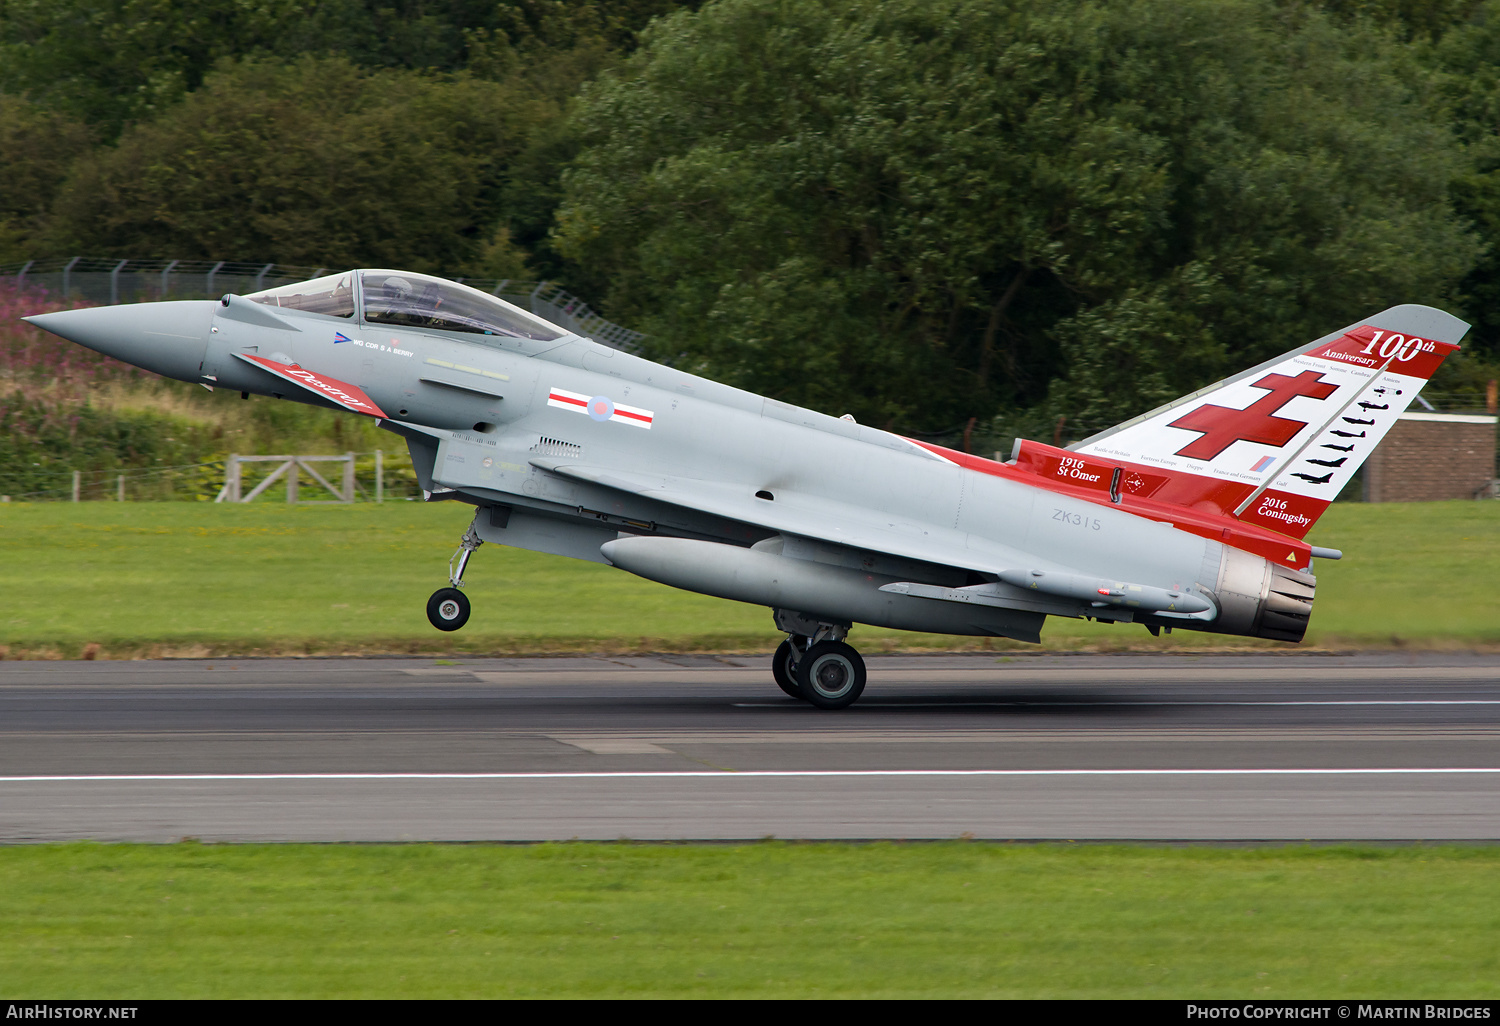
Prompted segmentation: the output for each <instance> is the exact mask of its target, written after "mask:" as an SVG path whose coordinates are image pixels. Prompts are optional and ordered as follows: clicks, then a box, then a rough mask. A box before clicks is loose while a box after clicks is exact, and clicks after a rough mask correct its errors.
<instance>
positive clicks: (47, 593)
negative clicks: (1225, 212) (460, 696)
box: [0, 502, 1500, 658]
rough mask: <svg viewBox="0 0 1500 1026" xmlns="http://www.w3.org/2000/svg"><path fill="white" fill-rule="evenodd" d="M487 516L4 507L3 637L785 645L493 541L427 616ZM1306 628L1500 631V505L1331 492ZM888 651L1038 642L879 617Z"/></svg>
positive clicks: (580, 647)
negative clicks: (455, 601)
mask: <svg viewBox="0 0 1500 1026" xmlns="http://www.w3.org/2000/svg"><path fill="white" fill-rule="evenodd" d="M468 517H469V508H468V507H465V506H462V505H459V504H457V503H434V504H424V503H415V502H392V503H386V504H384V505H374V504H365V503H361V504H357V505H353V506H302V507H287V506H285V505H284V504H280V503H274V502H272V503H265V504H255V505H251V506H220V505H213V504H209V503H198V504H193V503H122V504H117V503H111V502H93V503H81V504H77V505H74V504H71V503H10V504H3V505H0V596H3V598H0V646H3V649H4V651H0V655H5V654H7V653H8V655H9V657H10V658H20V657H24V656H33V657H47V656H52V657H57V656H65V657H77V656H78V655H80V654H89V653H92V654H93V655H96V656H100V657H111V656H135V655H204V656H224V655H253V654H266V655H269V654H277V653H309V654H314V653H316V654H339V653H378V652H412V653H434V654H439V653H453V654H457V653H470V654H472V653H486V652H488V653H523V652H569V651H573V652H576V651H612V652H624V651H710V650H717V651H769V650H770V648H772V647H774V645H775V644H776V642H777V640H778V637H777V634H776V632H775V630H774V629H773V627H772V625H771V617H770V614H769V613H768V612H767V611H766V610H764V609H760V608H758V607H752V606H745V605H741V604H738V603H732V602H725V601H721V600H718V599H711V598H705V597H703V596H699V595H691V594H688V593H685V592H679V591H675V590H673V589H670V588H666V587H663V586H660V585H656V584H652V583H650V582H647V581H643V580H641V579H639V578H636V577H633V576H631V575H629V574H626V573H623V572H621V571H618V570H615V569H612V568H610V567H606V566H602V565H599V564H593V563H583V562H579V561H576V560H570V559H563V558H560V557H554V556H544V555H539V554H536V553H531V552H524V551H520V550H516V549H509V548H504V547H501V546H496V545H487V546H485V547H484V548H483V549H481V550H480V551H479V552H478V553H477V554H476V555H475V557H474V560H473V562H472V564H471V567H470V571H469V574H468V580H469V588H468V591H469V593H470V596H471V598H472V601H473V603H474V609H475V612H474V618H473V619H472V620H471V621H470V623H469V625H468V626H467V627H465V628H464V629H463V630H462V631H459V632H458V633H456V634H452V635H447V634H440V633H439V632H437V631H435V630H433V629H432V628H431V627H430V626H429V625H428V623H427V621H426V617H425V615H424V613H423V608H424V604H425V602H426V599H427V596H428V595H429V594H431V592H432V591H433V590H434V589H435V588H437V587H439V586H441V585H442V584H443V583H444V582H445V580H446V576H447V560H448V556H449V555H450V554H451V553H452V551H453V548H454V546H455V545H456V543H457V539H458V536H459V535H460V534H461V533H462V531H463V529H464V527H465V526H466V524H467V521H468ZM1313 540H1314V541H1316V542H1319V543H1322V544H1327V545H1334V546H1338V547H1340V548H1343V549H1344V550H1345V552H1346V553H1348V555H1347V556H1346V558H1345V559H1344V560H1343V561H1342V562H1339V563H1331V562H1326V561H1324V562H1320V563H1319V565H1318V572H1319V587H1318V599H1317V607H1316V611H1315V612H1314V614H1313V627H1312V631H1311V632H1310V634H1309V638H1308V641H1309V643H1311V644H1313V645H1323V646H1327V647H1334V648H1350V647H1364V646H1386V647H1388V646H1391V645H1397V646H1412V647H1438V648H1484V647H1493V646H1495V645H1497V644H1500V588H1496V586H1495V582H1496V581H1500V503H1496V502H1450V503H1426V504H1409V505H1408V504H1392V505H1362V504H1343V505H1336V506H1334V507H1332V508H1331V509H1330V510H1329V511H1328V513H1327V514H1326V515H1325V516H1324V518H1323V520H1322V521H1321V522H1320V523H1319V525H1318V528H1317V530H1316V531H1315V532H1314V535H1313ZM854 637H855V640H856V642H857V643H859V644H860V645H861V646H862V647H864V648H866V649H867V650H868V651H882V650H891V649H895V648H900V647H905V648H954V647H966V648H991V649H994V650H997V651H1000V650H1006V651H1011V650H1020V649H1026V650H1034V649H1032V648H1031V646H1025V645H1021V644H1020V643H1013V642H1005V641H988V640H982V639H970V638H940V637H934V636H931V635H915V634H906V633H903V632H899V631H887V630H879V629H875V628H866V627H859V628H856V631H855V635H854ZM1043 639H1044V642H1045V647H1046V648H1048V649H1053V650H1069V649H1092V650H1104V651H1111V650H1121V649H1126V648H1131V649H1139V650H1153V651H1154V650H1162V649H1169V648H1195V649H1203V648H1207V647H1251V648H1279V647H1285V646H1280V645H1278V644H1277V643H1273V642H1260V641H1256V640H1252V639H1236V638H1224V637H1220V636H1218V635H1203V634H1194V633H1191V632H1178V633H1177V634H1175V635H1174V636H1173V637H1171V638H1165V637H1164V638H1161V639H1153V638H1151V637H1150V636H1149V635H1147V634H1146V632H1145V631H1143V630H1141V629H1140V628H1139V627H1134V626H1129V625H1121V626H1106V625H1098V624H1089V623H1085V622H1081V621H1076V620H1066V619H1057V618H1053V619H1052V620H1050V621H1049V622H1048V626H1047V628H1046V629H1045V630H1044V632H1043Z"/></svg>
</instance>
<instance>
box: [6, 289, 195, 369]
mask: <svg viewBox="0 0 1500 1026" xmlns="http://www.w3.org/2000/svg"><path fill="white" fill-rule="evenodd" d="M218 305H219V304H218V303H217V302H215V301H213V300H183V301H176V302H170V303H132V304H130V305H127V306H95V307H89V308H87V309H83V310H58V311H56V312H54V313H45V314H33V315H32V316H30V317H25V318H22V319H23V320H25V321H27V322H28V323H30V324H35V325H36V326H37V327H38V328H41V329H43V330H44V331H50V332H52V334H54V335H59V336H61V337H63V338H65V339H67V340H68V341H70V342H77V343H78V344H79V345H81V346H87V347H88V348H90V349H93V350H95V351H96V352H100V353H103V354H104V355H105V356H112V357H114V358H115V359H116V360H121V361H123V362H125V363H129V364H133V365H135V366H136V367H141V368H143V369H145V370H148V371H153V372H155V373H157V374H161V375H164V376H166V377H169V378H177V379H178V380H179V381H197V380H198V376H199V372H200V370H201V369H202V364H203V354H204V350H205V349H206V348H207V347H208V337H209V328H210V327H211V326H212V325H213V319H214V310H215V308H216V307H218Z"/></svg>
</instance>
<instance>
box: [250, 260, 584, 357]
mask: <svg viewBox="0 0 1500 1026" xmlns="http://www.w3.org/2000/svg"><path fill="white" fill-rule="evenodd" d="M355 275H358V277H359V284H360V292H361V293H362V297H363V303H364V319H365V320H366V321H368V322H369V323H371V324H393V325H396V326H398V327H403V328H426V329H437V330H439V331H461V332H465V333H467V334H471V335H500V336H508V337H510V338H528V339H535V340H537V341H541V342H550V341H551V340H553V339H557V338H562V337H563V336H564V335H566V334H567V332H566V331H564V330H563V329H562V328H559V327H557V326H556V325H555V324H551V323H549V322H548V321H544V320H542V318H540V317H537V316H535V315H534V314H530V313H527V312H526V311H525V310H522V309H521V308H520V307H516V306H512V305H511V304H510V303H507V302H506V301H505V300H503V299H498V298H496V297H495V296H491V295H487V294H485V293H483V292H480V291H479V290H478V289H472V288H470V287H469V286H467V285H460V284H458V283H457V282H453V281H447V280H445V279H443V278H434V277H431V276H429V275H425V274H413V273H411V272H410V271H345V272H342V273H340V274H330V275H326V276H324V277H322V278H314V279H313V280H312V281H304V282H299V283H297V284H295V285H283V286H281V287H280V288H275V289H267V290H266V291H264V292H257V293H255V294H254V295H251V296H246V297H245V298H246V299H250V300H253V301H255V302H257V303H264V304H266V305H268V306H280V307H286V308H290V309H293V310H306V311H308V312H310V313H320V314H328V315H330V316H333V317H353V316H354V304H355V299H354V288H353V284H354V277H355Z"/></svg>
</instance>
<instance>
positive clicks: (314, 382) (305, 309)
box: [27, 270, 1468, 708]
mask: <svg viewBox="0 0 1500 1026" xmlns="http://www.w3.org/2000/svg"><path fill="white" fill-rule="evenodd" d="M27 320H29V321H30V322H31V323H33V324H36V325H39V326H40V327H42V328H45V329H46V330H48V331H51V332H54V333H56V334H58V335H61V336H62V337H64V338H67V339H71V340H73V341H74V342H78V343H80V344H82V345H85V346H88V347H90V348H92V349H96V350H98V351H100V352H102V353H106V354H108V355H109V356H113V357H116V358H118V359H120V360H124V361H126V362H129V363H132V364H135V365H137V366H140V367H144V368H146V369H148V370H151V371H155V372H156V373H158V374H163V375H166V376H167V377H172V378H178V379H180V380H183V381H195V382H198V383H200V384H204V385H207V386H210V387H216V388H221V389H232V390H234V391H238V392H240V393H242V394H243V395H244V396H246V397H248V396H249V394H250V393H256V394H259V395H270V396H275V397H277V398H283V399H291V400H295V401H298V402H304V403H308V404H311V405H314V406H324V407H329V408H333V409H343V410H352V411H354V412H356V413H362V414H368V415H369V416H371V417H376V418H379V420H380V422H381V426H382V427H384V428H386V429H387V430H389V431H393V432H395V433H396V434H398V435H401V436H402V437H404V438H405V439H406V442H407V445H408V447H409V448H410V450H411V457H412V462H413V464H414V466H415V467H416V473H417V478H418V480H419V482H420V484H421V486H422V488H423V490H424V491H425V492H426V494H427V497H428V498H429V499H457V500H460V501H462V502H465V503H469V504H471V505H473V506H475V507H477V508H476V510H475V513H474V519H473V522H472V523H471V524H470V525H469V527H468V530H467V531H465V532H464V535H463V539H462V542H461V544H460V546H459V549H458V551H457V552H455V554H454V558H453V559H452V560H451V561H450V563H449V578H450V580H449V583H450V585H451V586H450V587H447V588H443V589H440V590H439V591H437V592H436V593H435V594H434V595H433V596H432V598H431V600H430V601H429V602H428V605H427V615H428V617H429V619H430V620H431V621H432V623H433V625H434V626H436V627H438V628H439V629H442V630H457V629H458V628H459V627H462V626H463V625H464V623H465V622H466V621H467V620H468V618H469V602H468V600H467V598H465V596H464V593H463V592H462V591H461V590H459V589H460V588H461V587H462V585H463V575H464V571H465V569H466V568H467V566H468V562H469V557H470V556H471V555H472V554H473V552H474V550H475V549H477V548H478V547H479V546H480V545H481V544H483V543H484V542H485V541H491V542H498V543H502V544H505V545H514V546H518V547H520V548H524V549H534V550H537V551H540V552H550V553H555V554H558V555H563V556H572V557H575V558H578V559H587V560H594V561H597V562H602V563H608V564H612V565H614V566H616V567H619V568H621V569H624V570H628V571H629V572H631V573H634V574H638V575H639V576H641V577H645V578H647V579H649V580H653V581H660V582H662V583H664V584H669V585H672V586H673V587H677V588H685V589H687V590H689V591H695V592H701V593H703V594H706V595H717V596H720V597H722V598H728V599H735V600H738V601H741V602H750V603H755V604H758V605H763V606H768V607H770V609H771V610H772V614H773V616H774V619H775V623H776V626H777V628H778V629H779V630H781V631H784V632H785V633H786V635H787V638H786V641H785V642H783V643H782V645H781V647H780V648H779V649H778V650H777V652H776V654H775V656H774V657H773V661H772V673H773V676H774V678H775V680H776V683H777V684H778V685H780V687H781V688H782V690H784V691H785V692H787V693H788V694H790V695H793V696H795V697H797V698H801V699H805V700H806V701H808V702H810V703H812V704H813V705H816V706H819V707H822V708H842V707H844V706H847V705H849V704H850V703H852V702H854V701H855V700H856V699H857V698H858V697H859V696H860V693H861V692H862V691H863V690H864V686H865V668H864V662H863V660H861V659H860V656H859V654H858V653H857V652H856V651H855V650H854V649H853V648H852V647H850V646H849V645H848V644H847V642H846V640H845V638H846V636H847V635H848V632H849V629H850V627H851V626H852V625H853V624H855V623H863V624H873V625H878V626H883V627H892V628H899V629H904V630H913V631H931V632H935V633H942V634H966V635H988V636H995V637H1006V638H1016V639H1019V640H1022V641H1029V642H1039V641H1040V640H1041V638H1040V631H1041V628H1042V624H1043V622H1044V621H1045V620H1046V618H1047V617H1048V616H1067V617H1088V618H1092V619H1095V620H1104V621H1113V622H1116V623H1122V622H1123V623H1131V622H1134V623H1139V624H1142V625H1144V626H1145V627H1146V629H1147V630H1149V631H1150V632H1151V633H1152V634H1157V633H1159V632H1160V631H1161V630H1163V629H1166V630H1168V631H1171V630H1172V629H1174V628H1176V629H1186V630H1199V631H1212V632H1217V633H1221V634H1236V635H1248V636H1252V637H1261V638H1274V639H1279V640H1282V641H1300V640H1301V639H1302V637H1303V634H1304V633H1305V632H1306V630H1307V625H1308V618H1309V616H1310V614H1311V613H1312V603H1313V593H1314V587H1315V585H1316V583H1317V582H1316V580H1315V579H1314V577H1313V575H1312V559H1313V557H1314V556H1317V557H1320V558H1329V559H1338V558H1339V556H1340V553H1339V552H1338V551H1336V550H1333V549H1320V548H1317V547H1313V546H1309V545H1308V544H1307V543H1306V542H1304V541H1303V537H1304V536H1305V535H1306V534H1307V532H1308V530H1309V528H1311V527H1312V525H1313V523H1314V521H1316V520H1317V518H1318V516H1319V515H1320V514H1321V513H1322V512H1323V510H1324V509H1325V508H1327V506H1328V504H1329V503H1330V502H1331V501H1332V500H1333V499H1334V497H1335V496H1337V495H1338V493H1339V491H1340V489H1342V488H1343V487H1344V485H1345V484H1347V483H1348V481H1349V479H1350V478H1351V476H1352V475H1353V474H1354V472H1355V470H1356V469H1357V468H1358V467H1359V465H1360V464H1361V463H1362V462H1364V460H1365V458H1366V457H1367V456H1368V455H1369V454H1370V452H1371V450H1373V449H1374V448H1375V446H1376V445H1377V444H1378V443H1379V442H1380V440H1381V438H1382V437H1383V436H1384V435H1385V433H1386V432H1387V431H1388V430H1389V429H1390V427H1391V425H1392V424H1393V423H1394V421H1395V420H1396V417H1397V415H1398V414H1400V413H1401V412H1402V411H1403V410H1405V409H1406V407H1407V405H1408V404H1409V403H1410V402H1411V401H1412V399H1413V398H1415V396H1416V394H1417V391H1418V390H1419V389H1420V388H1421V387H1422V385H1423V384H1424V383H1425V382H1426V381H1427V379H1428V378H1429V377H1431V375H1432V373H1433V371H1434V370H1436V369H1437V367H1438V365H1439V364H1440V363H1441V362H1442V360H1443V359H1444V357H1446V356H1447V355H1448V354H1449V353H1451V352H1453V351H1454V350H1456V349H1457V348H1458V345H1457V343H1458V341H1459V340H1460V339H1461V338H1462V337H1463V334H1464V332H1465V331H1466V330H1467V328H1468V325H1467V324H1465V323H1464V322H1462V321H1460V320H1458V319H1457V318H1455V317H1453V316H1450V315H1449V314H1446V313H1444V312H1442V311H1441V310H1435V309H1432V308H1430V307H1424V306H1395V307H1392V308H1390V309H1389V310H1384V311H1382V312H1380V313H1377V314H1374V315H1373V316H1371V317H1369V318H1366V319H1365V320H1362V321H1358V322H1356V323H1354V324H1351V325H1349V326H1348V327H1346V328H1341V329H1339V330H1338V331H1334V332H1332V333H1331V334H1328V335H1326V336H1324V337H1323V338H1320V339H1318V340H1316V341H1314V342H1311V343H1309V344H1307V345H1304V346H1302V347H1300V348H1298V349H1295V350H1293V351H1292V352H1289V353H1287V354H1285V355H1283V356H1280V357H1277V358H1275V359H1273V360H1269V361H1267V362H1265V363H1263V364H1261V365H1259V366H1257V367H1253V368H1251V369H1250V370H1247V371H1245V372H1243V373H1241V374H1237V375H1235V376H1233V377H1231V378H1228V379H1226V380H1224V381H1221V382H1218V383H1217V384H1214V385H1210V386H1208V387H1207V388H1204V389H1200V390H1199V391H1197V392H1194V393H1193V394H1192V395H1189V396H1185V397H1184V398H1182V399H1179V400H1177V401H1176V402H1174V403H1170V404H1168V405H1167V406H1163V407H1161V408H1160V409H1157V410H1153V411H1151V412H1150V413H1146V414H1143V415H1142V416H1139V417H1136V418H1134V419H1133V420H1129V421H1126V422H1125V423H1123V424H1121V425H1119V426H1118V427H1115V428H1112V429H1110V430H1108V431H1105V432H1103V433H1101V434H1098V435H1095V436H1093V437H1092V438H1088V439H1085V440H1084V441H1082V442H1078V443H1076V444H1074V445H1071V446H1069V447H1068V448H1066V449H1061V448H1055V447H1053V446H1050V445H1043V444H1040V443H1037V442H1031V441H1018V442H1017V443H1016V446H1015V449H1014V450H1013V452H1012V454H1011V458H1010V460H1008V461H1006V462H998V461H995V460H988V459H982V458H980V457H977V456H971V455H966V454H964V453H960V452H955V451H953V450H950V449H945V448H942V447H940V446H936V445H929V444H927V443H924V442H918V441H913V440H911V439H908V438H903V437H901V436H899V435H895V434H892V433H890V432H888V431H881V430H878V429H876V428H872V427H867V426H865V425H862V424H857V423H855V422H854V420H853V418H851V417H847V416H846V417H842V418H840V417H831V416H825V415H824V414H821V413H815V412H812V411H810V410H805V409H800V408H798V407H796V406H790V405H788V404H786V403H782V402H777V401H776V400H774V399H767V398H764V397H762V396H759V395H754V394H752V393H750V392H745V391H741V390H739V389H736V388H731V387H729V386H727V385H722V384H718V383H716V382H713V381H708V380H705V379H704V378H701V377H696V376H694V375H692V374H687V373H684V372H682V371H680V370H675V369H673V368H671V367H666V366H662V365H660V364H656V363H652V362H650V361H648V360H644V359H641V358H640V357H637V356H633V355H631V354H629V353H626V352H620V351H617V350H615V349H612V348H609V347H606V346H603V345H600V344H598V343H596V342H593V341H592V340H590V339H587V338H582V337H579V336H578V335H575V334H570V333H569V332H567V331H565V330H564V329H562V328H559V327H557V326H556V325H553V324H550V323H548V322H546V321H544V320H542V319H540V318H538V317H535V316H533V315H532V314H530V313H527V312H526V311H523V310H521V309H519V308H518V307H515V306H513V305H511V304H508V303H505V302H503V301H501V300H499V299H497V298H495V297H493V296H490V295H486V294H485V293H483V292H480V291H477V290H475V289H472V288H469V287H467V286H464V285H460V284H456V283H454V282H450V281H445V280H442V279H438V278H433V277H429V276H426V275H420V274H412V273H408V272H404V271H390V270H359V271H350V272H348V273H343V274H334V275H329V276H327V277H324V278H319V279H316V280H313V281H308V282H303V283H301V284H297V285H288V286H284V287H281V288H275V289H270V290H268V291H265V292H258V293H255V294H254V295H249V296H234V295H226V296H225V297H223V299H222V300H219V301H212V300H205V301H198V302H163V303H142V304H135V305H128V306H114V307H99V308H94V309H85V310H69V311H63V312H58V313H49V314H42V315H39V316H34V317H29V318H27Z"/></svg>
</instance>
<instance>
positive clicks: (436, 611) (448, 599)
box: [427, 588, 469, 631]
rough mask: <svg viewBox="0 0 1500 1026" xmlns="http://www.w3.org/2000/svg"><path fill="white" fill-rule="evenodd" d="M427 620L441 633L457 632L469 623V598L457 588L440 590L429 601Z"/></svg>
mask: <svg viewBox="0 0 1500 1026" xmlns="http://www.w3.org/2000/svg"><path fill="white" fill-rule="evenodd" d="M427 619H428V621H429V622H430V623H431V624H432V625H433V626H434V627H436V628H437V629H438V630H440V631H456V630H458V629H459V628H460V627H462V626H463V625H464V624H466V623H468V622H469V596H467V595H465V594H464V593H463V592H461V591H459V590H458V589H457V588H439V589H438V590H437V591H435V592H433V593H432V598H430V599H428V600H427Z"/></svg>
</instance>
